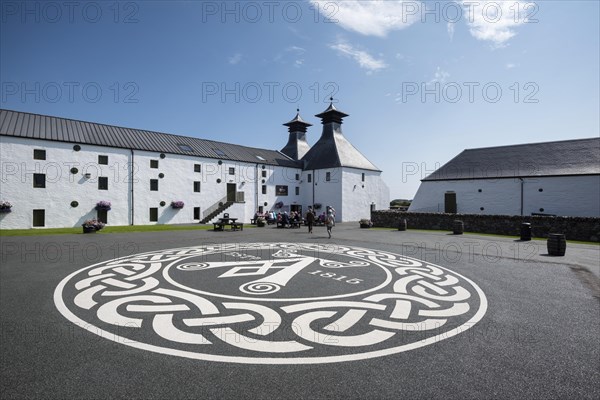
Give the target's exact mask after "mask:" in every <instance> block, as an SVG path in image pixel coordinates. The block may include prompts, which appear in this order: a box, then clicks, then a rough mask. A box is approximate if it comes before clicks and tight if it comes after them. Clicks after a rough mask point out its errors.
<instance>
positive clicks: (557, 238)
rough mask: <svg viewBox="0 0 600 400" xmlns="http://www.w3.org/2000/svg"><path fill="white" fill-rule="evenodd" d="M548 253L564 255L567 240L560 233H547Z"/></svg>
mask: <svg viewBox="0 0 600 400" xmlns="http://www.w3.org/2000/svg"><path fill="white" fill-rule="evenodd" d="M547 245H548V254H550V255H551V256H564V255H565V251H566V250H567V240H566V238H565V235H564V234H562V233H551V234H549V235H548V242H547Z"/></svg>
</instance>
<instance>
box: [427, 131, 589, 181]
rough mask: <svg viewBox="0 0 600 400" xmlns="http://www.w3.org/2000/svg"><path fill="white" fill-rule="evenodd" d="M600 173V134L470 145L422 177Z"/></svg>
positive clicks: (463, 177) (503, 176)
mask: <svg viewBox="0 0 600 400" xmlns="http://www.w3.org/2000/svg"><path fill="white" fill-rule="evenodd" d="M595 174H600V138H591V139H577V140H564V141H559V142H545V143H529V144H520V145H512V146H500V147H487V148H480V149H467V150H464V151H463V152H462V153H460V154H459V155H457V156H456V157H454V158H453V159H452V160H450V161H448V162H447V163H446V164H445V165H443V166H442V167H441V168H439V169H438V170H436V171H435V172H434V173H432V174H431V175H429V176H428V177H427V178H425V179H423V181H446V180H464V179H486V178H487V179H492V178H510V177H535V176H561V175H595Z"/></svg>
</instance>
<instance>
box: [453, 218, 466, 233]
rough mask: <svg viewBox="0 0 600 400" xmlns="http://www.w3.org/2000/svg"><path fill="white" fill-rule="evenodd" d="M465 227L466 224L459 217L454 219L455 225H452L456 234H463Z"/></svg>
mask: <svg viewBox="0 0 600 400" xmlns="http://www.w3.org/2000/svg"><path fill="white" fill-rule="evenodd" d="M464 228H465V225H464V224H463V222H462V221H461V220H458V219H457V220H455V221H454V226H453V227H452V232H453V233H454V234H455V235H462V234H463V231H464Z"/></svg>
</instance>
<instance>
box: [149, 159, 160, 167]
mask: <svg viewBox="0 0 600 400" xmlns="http://www.w3.org/2000/svg"><path fill="white" fill-rule="evenodd" d="M150 168H158V160H150Z"/></svg>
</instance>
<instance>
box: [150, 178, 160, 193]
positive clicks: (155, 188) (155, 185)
mask: <svg viewBox="0 0 600 400" xmlns="http://www.w3.org/2000/svg"><path fill="white" fill-rule="evenodd" d="M150 191H152V192H158V179H150Z"/></svg>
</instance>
